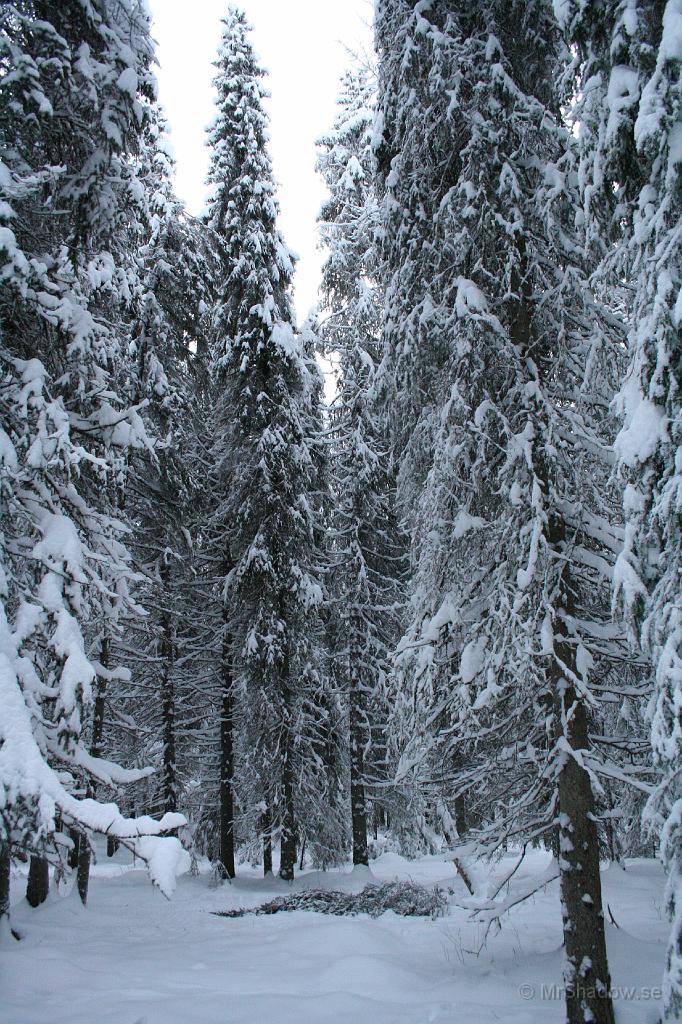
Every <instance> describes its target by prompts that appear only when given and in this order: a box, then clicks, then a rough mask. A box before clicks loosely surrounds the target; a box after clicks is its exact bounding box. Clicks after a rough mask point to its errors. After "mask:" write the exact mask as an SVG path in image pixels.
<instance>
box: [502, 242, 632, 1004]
mask: <svg viewBox="0 0 682 1024" xmlns="http://www.w3.org/2000/svg"><path fill="white" fill-rule="evenodd" d="M517 245H518V253H519V258H518V261H517V265H516V269H515V271H514V273H513V275H512V291H513V293H514V294H516V295H517V296H519V298H518V299H517V300H515V305H516V310H515V316H514V319H513V322H512V325H511V330H510V333H511V336H512V338H513V340H514V341H515V342H516V343H517V344H518V346H519V349H520V350H521V351H523V352H527V351H528V350H529V347H530V346H531V344H532V342H533V327H532V322H533V317H532V314H533V302H534V298H533V295H532V275H531V274H529V273H528V272H527V271H528V265H527V260H526V255H525V243H524V241H523V239H517ZM540 355H541V354H540V353H538V354H537V355H536V357H535V361H536V363H537V364H538V367H539V370H540V375H541V376H544V375H547V374H550V373H551V372H552V370H553V361H552V354H551V352H548V353H547V357H546V358H544V359H543V358H541V357H540ZM536 459H537V461H536V463H535V468H536V472H537V474H538V477H539V478H540V480H541V481H542V487H543V491H544V492H545V494H546V495H550V496H551V495H552V492H553V489H554V485H555V481H554V480H553V478H552V472H553V470H552V469H550V467H549V466H548V465H547V464H545V463H544V461H543V457H542V456H540V455H539V454H538V455H537V456H536ZM555 471H556V470H554V472H555ZM547 539H548V541H549V547H550V549H551V553H552V555H553V556H554V558H556V559H559V560H560V561H559V562H558V564H560V565H563V570H562V573H561V575H560V577H559V579H558V580H557V586H556V598H555V607H556V610H557V613H558V614H557V615H556V619H555V623H554V629H555V638H554V656H553V657H552V659H551V661H550V664H549V667H548V670H547V682H548V686H549V691H550V700H552V701H553V703H554V710H555V717H556V738H557V740H560V739H562V740H563V741H564V743H565V744H566V745H567V747H568V748H569V750H573V751H576V752H577V754H578V757H579V756H580V753H581V752H582V751H587V750H588V749H589V734H588V721H587V710H586V707H585V703H584V700H583V699H581V698H580V697H579V696H578V694H577V693H576V691H575V689H574V687H573V684H572V683H571V681H570V679H567V678H566V676H567V675H569V676H570V675H572V676H576V674H577V670H576V658H575V642H574V640H573V638H571V639H570V640H569V639H568V638H566V637H565V636H560V635H557V634H558V631H559V630H560V629H561V628H562V623H563V621H564V620H565V618H566V617H568V616H574V615H575V608H574V603H575V601H574V590H573V587H572V581H571V579H570V575H569V570H568V563H567V560H566V552H567V531H566V523H565V520H564V519H563V517H562V516H561V514H559V513H555V514H553V515H551V516H550V519H549V522H548V530H547ZM562 615H563V618H562ZM564 628H565V627H564ZM563 666H565V667H566V669H568V672H566V671H565V669H564V667H563ZM561 757H562V759H563V760H562V762H561V767H560V771H559V777H558V781H557V796H558V805H559V847H560V849H559V871H560V876H559V877H560V881H559V884H560V890H561V906H562V916H563V926H564V944H565V948H566V967H565V969H564V982H565V986H566V1021H567V1024H585V1022H586V1021H590V1022H591V1024H614V1013H613V1003H612V1001H611V995H610V989H611V981H610V977H609V967H608V959H607V955H606V937H605V934H604V914H603V910H602V894H601V877H600V874H599V836H598V833H597V826H596V823H595V820H594V811H595V806H594V795H593V793H592V785H591V783H590V777H589V775H588V774H587V772H586V771H585V769H584V768H582V767H581V766H580V765H579V764H578V761H577V760H576V758H575V757H573V756H571V754H570V753H565V752H564V753H562V754H561Z"/></svg>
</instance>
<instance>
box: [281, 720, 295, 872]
mask: <svg viewBox="0 0 682 1024" xmlns="http://www.w3.org/2000/svg"><path fill="white" fill-rule="evenodd" d="M282 800H283V805H284V806H283V819H282V838H281V841H280V859H279V877H280V878H283V879H284V881H285V882H291V881H292V880H293V877H294V866H295V864H296V815H295V810H294V778H293V765H292V762H291V742H290V739H289V737H288V736H287V738H286V741H285V747H284V756H283V761H282Z"/></svg>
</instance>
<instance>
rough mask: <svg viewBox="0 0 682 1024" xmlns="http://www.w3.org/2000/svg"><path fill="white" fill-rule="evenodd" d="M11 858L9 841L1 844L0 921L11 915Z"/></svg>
mask: <svg viewBox="0 0 682 1024" xmlns="http://www.w3.org/2000/svg"><path fill="white" fill-rule="evenodd" d="M11 863H12V862H11V859H10V852H9V846H8V845H7V843H2V844H0V923H2V919H3V917H9V880H10V868H11Z"/></svg>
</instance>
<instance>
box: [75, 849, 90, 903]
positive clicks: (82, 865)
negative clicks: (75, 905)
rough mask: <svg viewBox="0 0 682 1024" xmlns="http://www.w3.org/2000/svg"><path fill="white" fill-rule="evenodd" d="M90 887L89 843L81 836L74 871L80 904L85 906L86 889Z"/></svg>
mask: <svg viewBox="0 0 682 1024" xmlns="http://www.w3.org/2000/svg"><path fill="white" fill-rule="evenodd" d="M89 886H90V843H89V842H88V837H87V836H81V841H80V846H79V849H78V868H77V871H76V887H77V889H78V895H79V896H80V898H81V903H82V904H83V906H86V904H87V902H88V888H89Z"/></svg>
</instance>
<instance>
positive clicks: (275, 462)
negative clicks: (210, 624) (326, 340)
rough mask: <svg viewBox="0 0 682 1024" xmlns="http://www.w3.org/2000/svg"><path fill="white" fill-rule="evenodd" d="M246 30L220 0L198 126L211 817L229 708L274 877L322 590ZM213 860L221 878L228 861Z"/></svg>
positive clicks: (292, 826) (300, 357)
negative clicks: (219, 582)
mask: <svg viewBox="0 0 682 1024" xmlns="http://www.w3.org/2000/svg"><path fill="white" fill-rule="evenodd" d="M248 31H249V28H248V25H247V23H246V19H245V17H244V15H243V14H242V13H241V12H239V11H237V10H236V9H235V8H232V7H231V8H230V10H229V12H228V14H227V17H226V18H225V20H224V22H223V36H222V42H221V46H220V51H219V56H218V61H217V68H218V71H217V75H216V78H215V85H216V88H217V91H218V101H217V103H218V113H217V116H216V119H215V122H214V124H213V126H212V128H211V130H210V135H209V140H210V144H211V148H212V157H211V165H210V171H209V182H210V184H211V185H212V187H213V194H212V198H211V201H210V204H209V224H210V226H211V227H212V229H213V230H214V231H215V233H216V234H217V236H218V238H219V245H220V256H221V259H222V268H223V278H222V283H221V287H220V295H219V299H218V304H217V308H216V312H215V338H214V368H215V377H216V381H217V401H216V415H215V421H214V434H215V436H214V459H215V466H216V470H215V480H216V510H215V513H214V515H213V517H212V522H211V528H212V531H213V543H214V544H215V545H216V551H219V552H220V554H221V557H222V559H223V563H222V566H223V568H222V572H223V578H224V583H223V587H224V589H223V599H224V608H225V619H224V628H225V632H224V662H223V679H224V682H223V694H224V700H223V712H222V722H221V727H222V731H223V734H224V735H223V764H222V769H221V772H222V774H221V787H222V788H223V792H224V794H225V797H226V800H225V803H224V805H223V809H222V813H223V815H225V814H226V813H227V814H229V813H230V809H231V808H230V801H231V787H232V781H233V776H234V763H233V751H234V738H233V736H234V734H233V723H234V721H235V714H237V713H238V708H237V704H238V703H239V705H240V721H241V722H242V723H243V724H244V730H245V736H246V740H247V746H248V747H249V748H250V758H251V765H252V768H253V769H254V771H255V776H256V778H257V780H258V784H259V787H260V800H261V801H262V804H263V806H264V807H265V808H266V813H267V815H268V816H270V818H271V821H272V825H273V826H275V827H276V828H277V830H278V831H279V834H280V838H281V862H280V874H281V876H282V878H285V879H291V878H292V877H293V871H294V864H295V861H296V832H297V820H296V797H297V792H298V791H299V790H300V786H301V782H302V778H303V774H304V770H303V759H304V757H305V750H306V748H307V744H306V743H305V742H304V738H305V736H306V728H305V723H306V720H307V718H308V716H309V713H310V711H311V709H312V708H313V707H314V699H313V695H314V692H315V690H316V688H317V687H318V685H319V676H318V667H317V665H316V649H317V633H318V632H319V627H318V625H317V622H318V619H317V609H318V607H319V605H320V602H321V599H322V588H321V584H320V580H319V578H318V566H317V565H316V561H315V549H316V544H315V523H314V515H313V506H314V502H313V501H312V500H311V492H313V491H314V490H315V469H316V460H315V459H314V458H313V455H312V453H311V448H310V444H311V438H310V436H309V435H310V427H311V422H310V411H311V410H310V398H311V395H312V394H314V390H315V389H314V388H313V387H312V385H311V380H310V373H311V365H310V362H309V361H308V360H307V359H306V358H305V352H304V347H303V343H302V340H301V337H300V335H299V334H298V333H297V332H296V328H295V325H294V319H293V313H292V310H291V300H290V295H289V289H290V282H291V274H292V269H293V266H292V257H291V254H290V253H289V251H288V249H287V248H286V246H285V244H284V242H283V240H282V237H281V235H280V234H279V232H278V230H277V226H276V218H277V212H278V208H277V200H276V195H275V184H274V180H273V176H272V168H271V164H270V157H269V155H268V152H267V141H268V135H267V117H266V114H265V111H264V109H263V99H264V96H265V92H264V88H263V85H262V78H263V71H262V70H261V69H260V67H259V66H258V64H257V62H256V59H255V56H254V53H253V49H252V47H251V43H250V41H249V38H248ZM227 787H229V792H228V789H227ZM228 796H229V800H228V799H227V798H228ZM229 827H230V828H231V829H232V828H233V825H232V823H229ZM228 856H229V852H228ZM224 866H225V868H226V870H227V871H228V873H229V871H230V865H228V864H225V865H224Z"/></svg>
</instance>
